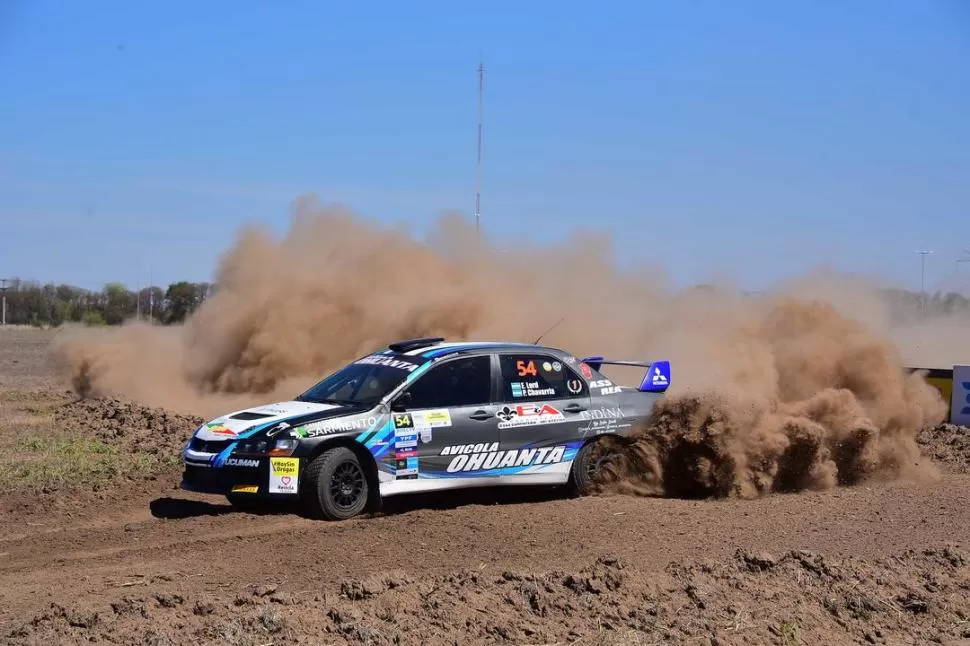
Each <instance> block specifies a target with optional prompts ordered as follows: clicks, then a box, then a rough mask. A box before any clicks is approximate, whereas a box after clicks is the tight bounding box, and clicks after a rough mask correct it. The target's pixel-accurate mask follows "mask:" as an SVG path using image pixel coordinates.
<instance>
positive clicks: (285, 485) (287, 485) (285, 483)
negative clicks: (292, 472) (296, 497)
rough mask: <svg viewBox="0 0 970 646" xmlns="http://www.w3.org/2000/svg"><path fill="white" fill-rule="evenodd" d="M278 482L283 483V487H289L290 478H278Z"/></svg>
mask: <svg viewBox="0 0 970 646" xmlns="http://www.w3.org/2000/svg"><path fill="white" fill-rule="evenodd" d="M280 482H282V483H283V486H284V487H289V486H290V476H283V477H282V478H280Z"/></svg>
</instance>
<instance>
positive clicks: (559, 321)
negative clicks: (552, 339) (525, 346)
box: [532, 316, 566, 345]
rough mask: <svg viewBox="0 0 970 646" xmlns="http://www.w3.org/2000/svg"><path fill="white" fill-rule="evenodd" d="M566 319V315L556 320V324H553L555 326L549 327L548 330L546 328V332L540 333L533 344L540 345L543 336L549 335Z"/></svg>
mask: <svg viewBox="0 0 970 646" xmlns="http://www.w3.org/2000/svg"><path fill="white" fill-rule="evenodd" d="M565 320H566V317H565V316H564V317H562V318H561V319H559V320H558V321H556V322H555V324H553V326H552V327H551V328H549V329H548V330H546V331H545V332H543V333H542V334H540V335H539V338H538V339H536V340H535V343H533V344H532V345H538V344H539V341H541V340H542V337H544V336H545V335H547V334H549V333H550V332H552V331H553V330H554V329H555V328H556V326H557V325H559V324H560V323H562V322H563V321H565Z"/></svg>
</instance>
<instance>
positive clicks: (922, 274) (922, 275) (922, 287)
mask: <svg viewBox="0 0 970 646" xmlns="http://www.w3.org/2000/svg"><path fill="white" fill-rule="evenodd" d="M916 253H918V254H919V255H920V270H919V293H920V301H921V312H922V317H923V318H926V256H927V254H931V253H933V252H932V251H924V250H922V249H920V250H917V251H916Z"/></svg>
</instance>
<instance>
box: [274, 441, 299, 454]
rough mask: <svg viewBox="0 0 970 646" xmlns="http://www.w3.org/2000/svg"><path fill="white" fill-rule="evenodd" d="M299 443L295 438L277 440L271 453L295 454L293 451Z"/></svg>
mask: <svg viewBox="0 0 970 646" xmlns="http://www.w3.org/2000/svg"><path fill="white" fill-rule="evenodd" d="M298 444H299V442H298V441H297V440H293V439H281V440H276V444H275V445H274V446H273V448H272V449H271V450H270V452H269V454H270V455H277V456H281V455H293V451H296V447H297V445H298Z"/></svg>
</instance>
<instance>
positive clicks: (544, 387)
mask: <svg viewBox="0 0 970 646" xmlns="http://www.w3.org/2000/svg"><path fill="white" fill-rule="evenodd" d="M499 363H500V364H501V366H502V395H503V399H504V400H505V401H508V402H515V401H538V400H541V399H565V398H568V397H578V396H580V395H583V394H584V393H585V391H586V383H585V382H584V381H583V380H582V379H580V378H579V376H578V375H577V374H576V373H574V372H572V371H571V370H570V369H569V367H568V366H566V365H564V364H563V363H562V362H561V361H559V360H557V359H556V358H555V357H548V356H545V355H541V354H508V355H503V356H502V357H501V358H500V360H499Z"/></svg>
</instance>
